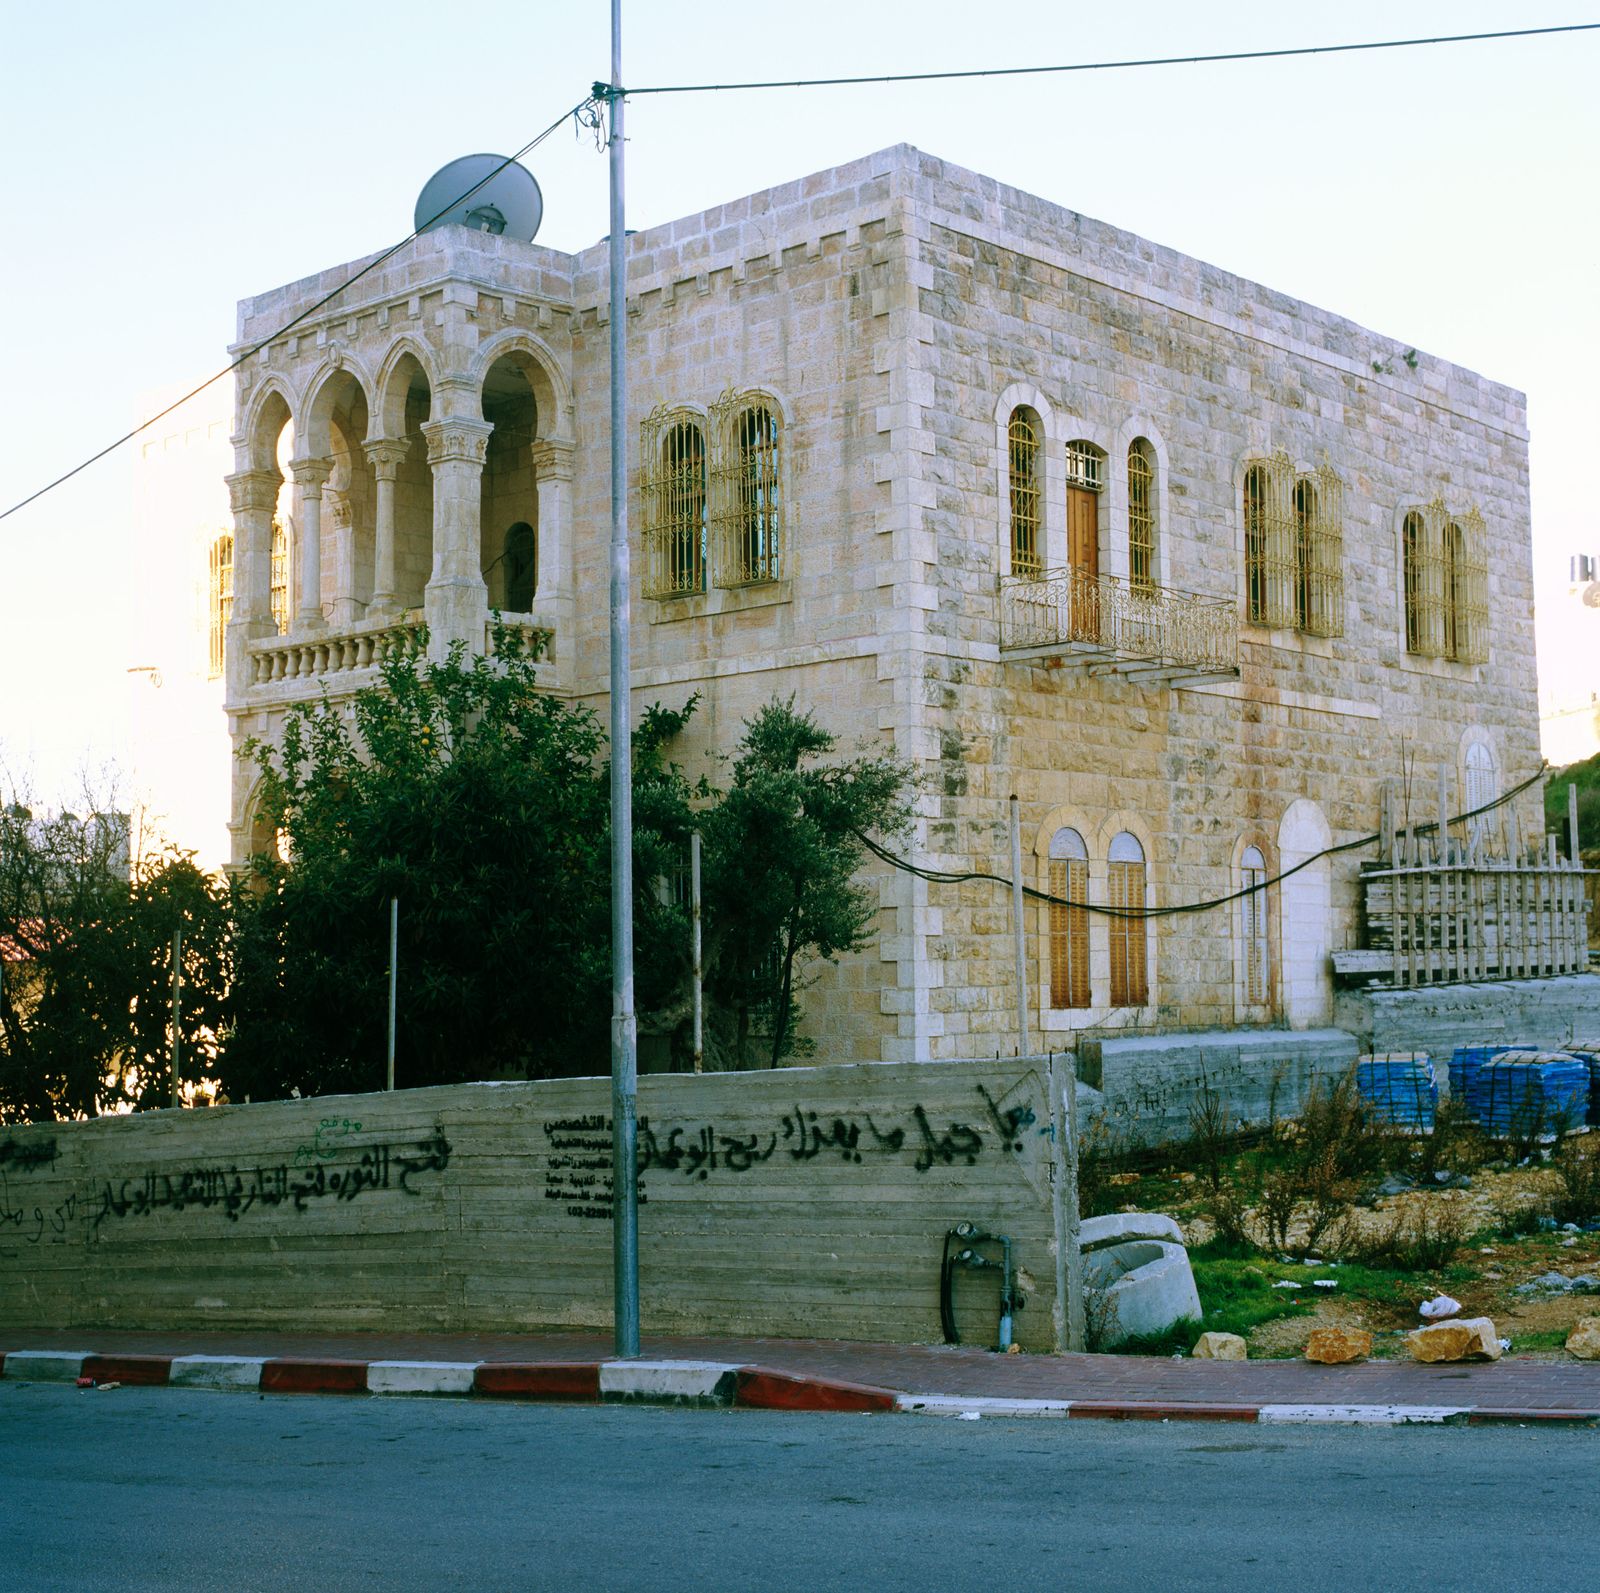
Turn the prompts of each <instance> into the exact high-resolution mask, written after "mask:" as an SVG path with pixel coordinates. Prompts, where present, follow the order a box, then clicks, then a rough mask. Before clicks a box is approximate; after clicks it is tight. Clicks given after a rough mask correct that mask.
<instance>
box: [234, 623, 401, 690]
mask: <svg viewBox="0 0 1600 1593" xmlns="http://www.w3.org/2000/svg"><path fill="white" fill-rule="evenodd" d="M423 645H424V626H423V623H422V621H421V620H394V619H383V620H372V621H367V622H365V623H363V624H360V625H352V626H350V627H349V628H348V629H346V630H342V631H336V632H315V633H311V634H307V635H302V636H294V635H290V636H272V637H268V638H267V639H266V640H265V641H259V642H252V643H251V644H250V660H251V664H252V669H251V673H250V676H249V682H250V684H251V685H252V686H270V685H277V684H278V683H279V682H281V681H290V680H316V679H319V678H321V677H325V676H328V675H341V674H348V673H350V672H351V671H354V670H360V669H372V668H374V667H376V666H377V665H379V664H381V663H382V662H383V660H384V659H385V658H388V657H391V656H393V655H394V654H397V653H398V654H399V655H401V656H402V657H407V658H410V657H416V656H417V655H419V654H420V653H421V652H422V650H423Z"/></svg>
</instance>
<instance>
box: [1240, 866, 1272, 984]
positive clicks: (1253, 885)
mask: <svg viewBox="0 0 1600 1593" xmlns="http://www.w3.org/2000/svg"><path fill="white" fill-rule="evenodd" d="M1239 873H1240V884H1241V886H1242V887H1243V889H1244V890H1245V891H1247V892H1248V893H1249V894H1248V895H1245V896H1241V897H1240V898H1239V933H1240V938H1241V941H1242V950H1243V964H1244V968H1243V972H1244V999H1245V1003H1246V1004H1247V1005H1248V1006H1252V1007H1259V1006H1262V1005H1264V1004H1265V1003H1266V1000H1267V988H1268V964H1267V958H1268V951H1267V893H1266V891H1265V890H1263V889H1261V887H1262V886H1263V885H1265V883H1266V878H1267V863H1266V859H1265V858H1264V857H1263V856H1262V855H1261V849H1260V847H1257V846H1247V847H1246V848H1245V850H1244V856H1243V857H1242V858H1241V859H1240V866H1239Z"/></svg>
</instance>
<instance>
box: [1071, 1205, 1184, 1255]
mask: <svg viewBox="0 0 1600 1593" xmlns="http://www.w3.org/2000/svg"><path fill="white" fill-rule="evenodd" d="M1129 1239H1157V1240H1160V1241H1161V1242H1162V1243H1163V1244H1174V1245H1181V1244H1182V1243H1183V1229H1182V1228H1180V1227H1179V1226H1178V1224H1177V1223H1176V1222H1175V1221H1174V1220H1173V1219H1172V1218H1171V1217H1166V1216H1163V1215H1162V1214H1161V1213H1160V1212H1155V1211H1117V1212H1113V1213H1112V1214H1111V1215H1110V1216H1109V1217H1089V1218H1086V1219H1085V1220H1084V1221H1083V1222H1082V1223H1080V1224H1079V1226H1078V1245H1079V1247H1080V1248H1081V1249H1083V1250H1098V1249H1099V1248H1100V1247H1101V1246H1102V1245H1109V1244H1121V1243H1123V1242H1124V1241H1125V1240H1129Z"/></svg>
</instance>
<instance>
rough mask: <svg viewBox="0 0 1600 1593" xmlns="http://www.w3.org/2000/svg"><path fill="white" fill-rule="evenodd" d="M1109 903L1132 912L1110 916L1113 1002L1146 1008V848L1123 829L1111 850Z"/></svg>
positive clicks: (1109, 858)
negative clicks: (1125, 914)
mask: <svg viewBox="0 0 1600 1593" xmlns="http://www.w3.org/2000/svg"><path fill="white" fill-rule="evenodd" d="M1107 858H1108V862H1107V867H1106V905H1107V906H1108V907H1120V908H1123V909H1130V910H1131V909H1137V911H1129V912H1128V914H1127V916H1123V915H1122V914H1121V913H1113V914H1111V915H1110V924H1111V1005H1112V1006H1114V1007H1142V1006H1144V1005H1145V1003H1146V1002H1147V1001H1149V999H1150V988H1149V983H1148V979H1147V977H1146V972H1145V919H1144V907H1145V899H1144V894H1145V883H1144V848H1143V847H1142V846H1140V844H1139V841H1138V837H1137V836H1134V835H1130V834H1129V833H1128V832H1127V831H1126V830H1122V831H1121V832H1119V833H1118V834H1117V835H1115V836H1113V837H1112V840H1111V848H1110V851H1109V852H1108V853H1107Z"/></svg>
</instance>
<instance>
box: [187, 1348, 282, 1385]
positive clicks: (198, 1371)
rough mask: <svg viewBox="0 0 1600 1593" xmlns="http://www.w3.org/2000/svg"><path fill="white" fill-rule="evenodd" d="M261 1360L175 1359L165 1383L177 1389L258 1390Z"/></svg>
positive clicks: (238, 1357)
mask: <svg viewBox="0 0 1600 1593" xmlns="http://www.w3.org/2000/svg"><path fill="white" fill-rule="evenodd" d="M263 1360H264V1358H263V1357H262V1356H259V1355H178V1356H174V1357H173V1361H172V1368H171V1370H170V1371H169V1373H168V1374H167V1381H168V1382H169V1383H171V1384H172V1385H173V1386H174V1387H177V1388H245V1389H254V1388H259V1387H260V1386H261V1367H262V1364H263Z"/></svg>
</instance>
